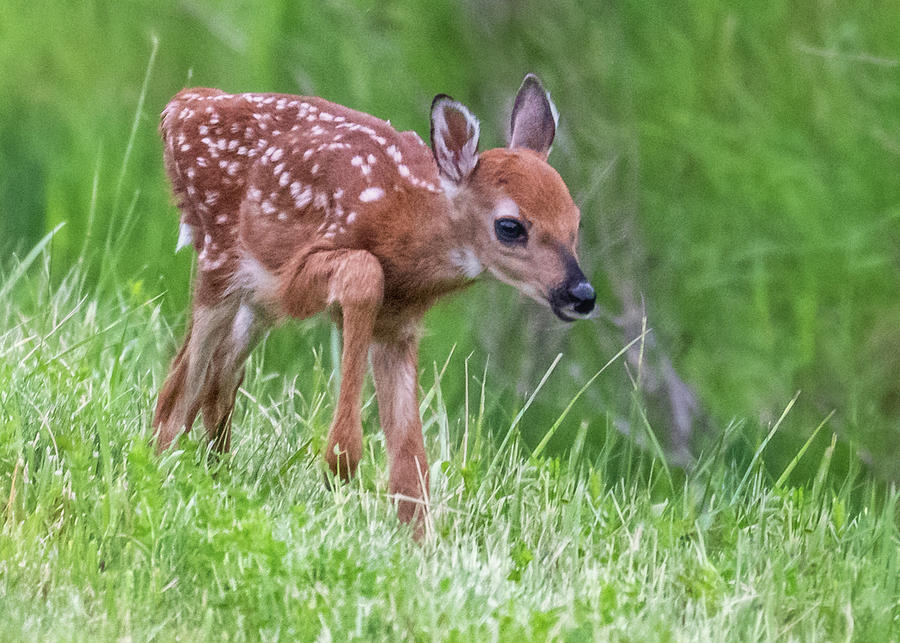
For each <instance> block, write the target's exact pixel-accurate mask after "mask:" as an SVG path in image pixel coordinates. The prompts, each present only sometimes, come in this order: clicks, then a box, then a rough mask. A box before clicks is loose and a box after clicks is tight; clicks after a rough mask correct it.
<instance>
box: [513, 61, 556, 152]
mask: <svg viewBox="0 0 900 643" xmlns="http://www.w3.org/2000/svg"><path fill="white" fill-rule="evenodd" d="M558 121H559V112H558V111H557V110H556V106H555V105H554V104H553V101H552V100H550V94H549V93H548V92H547V90H545V89H544V86H543V85H542V84H541V81H540V79H538V77H537V76H535V75H534V74H528V75H526V76H525V79H524V80H523V81H522V86H521V87H519V91H518V93H517V94H516V100H515V103H513V110H512V117H511V118H510V128H509V143H508V145H509V147H511V148H513V147H524V148H527V149H529V150H532V151H534V152H537V153H538V154H540V155H541V156H542V157H543V158H544V159H546V158H547V157H548V156H549V155H550V147H551V146H552V145H553V139H554V137H555V136H556V125H557V122H558Z"/></svg>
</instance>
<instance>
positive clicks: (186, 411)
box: [153, 299, 238, 452]
mask: <svg viewBox="0 0 900 643" xmlns="http://www.w3.org/2000/svg"><path fill="white" fill-rule="evenodd" d="M237 310H238V307H237V301H236V300H227V299H226V300H223V301H220V302H219V303H217V304H215V305H212V306H206V305H195V306H194V309H193V311H192V314H191V321H190V323H189V324H188V331H187V334H186V337H185V340H184V343H183V344H182V346H181V349H180V350H179V351H178V354H177V355H176V356H175V359H174V361H173V362H172V367H171V369H170V370H169V375H168V376H167V377H166V381H165V383H164V384H163V387H162V389H161V390H160V393H159V399H158V401H157V403H156V414H155V416H154V418H153V426H154V429H155V430H154V435H155V437H156V450H157V452H162V451H165V450H166V449H167V448H169V445H171V444H172V441H173V440H175V438H176V437H178V435H179V434H180V433H181V432H182V431H183V430H184V431H189V430H190V428H191V426H192V425H193V424H194V420H195V419H196V417H197V413H198V412H199V410H200V406H201V403H202V397H203V391H204V386H205V383H206V381H207V376H208V371H209V369H210V364H211V363H212V361H213V357H214V353H215V352H216V348H217V345H218V344H219V342H221V341H222V339H223V337H225V336H227V333H228V332H229V331H230V328H231V326H232V324H233V321H234V317H235V315H236V313H237Z"/></svg>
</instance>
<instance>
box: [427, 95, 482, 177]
mask: <svg viewBox="0 0 900 643" xmlns="http://www.w3.org/2000/svg"><path fill="white" fill-rule="evenodd" d="M479 130H480V128H479V124H478V119H477V118H475V116H473V115H472V112H470V111H469V109H468V108H467V107H466V106H465V105H463V104H462V103H460V102H457V101H455V100H453V99H452V98H451V97H450V96H447V95H446V94H438V95H437V96H435V97H434V100H433V101H432V103H431V149H432V152H433V153H434V159H435V161H436V162H437V164H438V168H439V169H440V171H441V173H442V174H443V175H444V176H446V177H447V178H448V179H450V180H452V181H454V182H456V183H459V182H461V181H463V180H464V179H465V178H466V177H468V176H469V175H470V174H471V173H472V170H473V169H475V164H476V163H477V162H478V135H479Z"/></svg>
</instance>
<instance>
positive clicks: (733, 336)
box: [0, 0, 900, 478]
mask: <svg viewBox="0 0 900 643" xmlns="http://www.w3.org/2000/svg"><path fill="white" fill-rule="evenodd" d="M897 15H900V4H898V2H897V1H896V0H887V1H883V2H862V3H854V4H853V5H852V6H848V5H847V4H846V3H821V2H811V1H810V2H794V3H784V2H778V1H775V0H771V1H766V2H756V3H749V4H748V3H736V2H722V1H713V0H696V1H693V2H688V3H683V4H681V5H679V6H678V7H674V6H672V5H670V4H669V3H653V2H651V3H645V2H625V3H607V2H599V3H579V2H574V1H565V0H564V1H562V2H557V3H552V4H547V3H543V2H537V1H526V2H464V1H463V2H451V1H450V0H429V1H428V2H421V3H418V2H374V1H364V0H359V1H355V2H353V1H348V0H330V1H327V2H300V1H295V0H291V1H288V0H283V1H279V0H270V1H267V2H236V1H234V2H231V1H229V2H226V1H215V0H209V1H205V2H203V1H200V0H180V1H177V2H176V1H169V2H156V1H149V0H147V1H140V0H129V1H127V2H120V1H112V0H108V1H104V0H88V1H85V2H78V3H70V4H66V5H60V4H58V3H49V2H46V1H38V2H32V1H28V2H26V1H25V0H6V1H5V2H4V3H3V5H2V7H0V69H3V74H0V95H2V96H3V100H2V101H0V123H2V125H0V204H2V206H0V208H2V209H0V247H2V248H4V249H5V250H4V254H6V255H7V256H8V253H9V252H11V251H23V250H27V249H28V248H30V247H31V246H32V245H33V244H34V243H35V242H36V241H37V240H38V239H39V238H41V236H42V235H43V234H44V233H46V232H47V231H48V230H50V229H52V228H53V227H54V226H56V225H57V224H58V223H60V222H65V223H66V225H65V227H64V228H63V229H62V230H61V231H60V232H59V233H58V234H57V235H56V237H55V238H54V240H53V245H52V266H51V271H52V274H53V275H55V276H56V278H57V279H60V278H62V276H63V275H65V274H66V272H67V271H68V270H69V268H70V267H71V266H72V265H74V264H75V263H77V262H81V263H82V264H83V265H84V266H85V269H86V270H87V271H88V274H89V278H90V280H91V281H92V282H93V283H96V284H99V287H100V292H104V290H103V289H104V288H106V289H107V290H106V291H110V290H109V289H110V288H112V287H113V286H114V285H121V284H123V283H124V284H127V285H128V288H129V289H130V291H131V292H132V293H133V295H134V297H135V298H136V299H140V298H150V297H152V296H154V295H157V294H161V295H162V299H161V301H162V305H163V312H164V314H165V315H166V317H167V318H168V319H171V320H172V323H173V324H175V325H176V326H177V325H178V324H180V323H181V320H183V317H182V314H183V310H184V306H185V304H186V301H187V294H188V283H189V275H190V270H191V262H192V257H190V256H188V255H189V253H183V254H182V255H179V256H175V255H173V253H172V249H173V246H174V240H175V236H176V225H175V221H176V213H175V211H174V208H173V207H172V205H171V202H170V198H169V194H168V190H167V187H166V185H165V182H164V178H163V173H162V163H161V160H160V157H161V151H160V144H159V141H158V138H157V134H156V123H157V115H158V113H159V112H160V110H161V109H162V107H163V105H164V104H165V102H166V101H167V99H168V98H169V97H170V96H171V95H172V94H174V93H175V92H176V91H177V90H178V89H180V88H181V87H182V86H185V85H206V86H216V87H221V88H224V89H227V90H232V91H241V90H256V91H258V90H272V91H284V92H293V93H305V94H318V95H322V96H325V97H328V98H329V99H332V100H335V101H337V102H341V103H344V104H347V105H350V106H353V107H355V108H359V109H362V110H365V111H369V112H371V113H374V114H376V115H379V116H382V117H384V118H390V119H391V120H392V122H393V123H394V124H395V125H396V126H398V127H399V128H403V129H415V130H417V131H418V132H419V133H420V134H423V135H425V134H427V129H428V120H427V119H428V106H429V104H430V98H431V96H433V95H434V94H435V93H438V92H447V93H450V94H452V95H454V96H455V97H457V98H459V99H461V100H463V101H464V102H466V103H467V104H468V105H469V106H470V107H471V108H472V109H473V110H474V111H475V112H476V113H477V114H478V115H480V117H481V118H482V120H483V122H484V126H483V127H482V131H483V132H484V140H483V147H489V146H494V145H500V144H502V143H503V140H504V134H505V131H506V119H507V114H508V108H509V102H510V99H511V97H512V94H513V92H514V91H515V88H516V87H517V84H518V82H519V80H520V78H521V76H522V75H523V73H524V72H526V71H535V72H537V73H539V74H540V75H541V76H542V77H543V79H544V81H545V84H546V85H547V86H548V88H550V90H551V92H552V94H553V97H554V99H555V101H556V103H557V105H558V106H559V109H560V111H561V113H562V116H563V121H562V128H561V132H560V135H559V139H558V142H557V145H556V147H555V149H554V153H553V155H552V156H551V162H553V163H554V165H556V167H557V168H559V169H560V171H561V173H562V174H563V176H564V178H565V179H566V180H567V182H568V183H569V185H570V187H571V189H572V192H573V194H574V195H575V196H576V200H577V201H579V203H580V204H581V205H582V208H583V218H584V223H583V240H582V255H583V260H584V263H585V264H586V266H587V268H588V269H589V273H590V274H591V275H592V278H593V280H594V281H595V282H596V283H597V284H598V287H599V288H600V290H601V292H602V293H603V297H604V303H605V307H606V309H607V310H608V311H609V312H610V314H612V315H615V314H617V313H618V312H619V311H618V308H619V306H620V305H621V303H620V299H619V294H620V293H621V289H622V288H626V289H631V290H632V291H637V292H639V293H641V294H642V295H643V296H644V297H645V300H646V302H648V315H649V321H648V323H649V325H650V326H651V327H652V328H653V329H654V332H655V333H656V336H657V337H658V338H659V340H660V342H661V343H662V344H663V345H664V346H665V347H666V349H667V350H668V351H669V354H670V355H671V356H672V359H673V361H674V363H675V365H676V368H678V370H679V372H680V373H681V375H682V377H683V378H684V379H685V380H686V381H687V382H689V383H691V384H692V385H693V386H694V387H695V388H696V390H697V391H698V393H699V397H700V400H701V401H702V403H703V405H704V406H705V407H706V408H707V409H708V410H709V411H710V413H711V416H712V423H711V426H712V428H713V431H712V432H711V435H710V434H707V435H705V436H704V435H700V436H697V438H696V440H695V442H696V447H697V448H698V449H699V448H701V447H702V446H703V445H704V444H707V441H708V439H709V438H710V437H712V438H715V437H716V435H718V432H717V430H716V429H721V428H722V427H724V426H726V425H727V424H728V423H729V422H731V421H732V420H734V419H737V420H739V421H741V422H743V424H742V427H743V429H742V432H739V435H744V436H746V437H745V438H742V439H738V440H737V441H736V442H735V443H734V444H733V445H732V447H733V448H734V450H735V454H736V457H741V453H750V452H751V451H752V448H751V447H752V444H753V442H754V441H755V440H756V439H757V438H756V437H755V436H758V435H759V431H760V430H762V429H763V428H765V427H766V426H767V425H768V423H770V422H771V421H772V420H774V419H775V418H777V417H778V414H779V413H780V411H781V410H782V409H783V408H784V406H785V404H786V403H787V401H788V400H789V399H790V398H791V397H792V396H793V394H794V393H795V391H797V390H800V391H801V395H800V398H799V401H798V403H797V405H796V407H795V409H794V411H793V412H792V415H791V417H790V418H789V419H788V420H787V422H786V425H785V427H784V429H783V430H782V431H781V432H780V433H779V434H778V435H777V436H776V437H775V441H776V443H777V444H778V443H780V442H779V441H783V444H784V445H785V446H794V447H796V445H798V444H800V443H802V441H803V440H805V439H806V437H807V436H808V435H809V433H810V432H811V430H812V428H813V427H815V426H816V425H817V424H818V423H819V422H820V421H821V420H822V419H823V418H824V417H825V416H826V415H827V414H828V413H829V412H831V411H832V410H834V411H836V413H835V415H834V416H833V418H832V420H830V423H829V428H830V429H831V430H833V431H834V432H836V433H837V434H838V436H839V444H840V445H844V446H847V445H859V451H858V453H857V452H853V453H852V454H851V455H850V456H849V457H851V458H856V457H860V458H861V459H862V460H863V462H864V463H865V464H866V466H867V467H868V469H869V470H870V471H872V472H874V473H876V474H877V475H878V476H879V477H881V478H896V477H897V476H898V475H900V469H898V465H897V462H900V458H898V456H900V297H898V295H900V271H898V267H900V226H898V218H900V181H898V175H897V167H898V156H900V31H898V30H897V29H896V25H895V24H894V21H892V20H889V19H885V17H886V16H897ZM154 39H156V40H158V50H157V54H156V57H155V59H154V60H153V61H152V66H151V65H149V63H150V59H151V52H152V50H153V49H154V44H153V43H154ZM145 73H146V74H147V85H146V96H145V98H144V99H143V102H142V103H141V102H140V101H141V88H142V81H143V80H144V78H145ZM139 103H140V107H141V109H140V111H139V118H138V120H137V121H133V119H134V114H135V110H136V108H137V107H138V106H139ZM425 224H426V225H427V222H425ZM623 283H624V284H625V285H624V286H623V285H622V284H623ZM518 299H519V298H518V297H511V296H510V292H509V291H508V289H507V288H506V287H503V286H500V285H494V284H484V285H480V286H477V287H475V288H473V289H472V290H471V291H469V292H468V293H466V294H464V295H462V296H460V297H457V298H455V299H453V300H451V301H449V302H446V303H444V304H442V305H441V306H439V307H438V308H437V309H436V310H434V311H433V312H432V313H431V314H430V316H429V320H428V328H429V335H428V336H427V337H426V340H425V344H424V350H423V359H422V364H423V370H424V371H425V372H426V373H428V372H429V371H430V370H431V369H430V364H431V363H432V362H433V361H441V362H443V360H444V359H445V358H446V355H447V353H448V352H449V350H450V347H451V346H452V345H453V344H456V345H457V348H456V352H455V357H454V358H453V359H452V360H451V363H450V365H449V367H448V369H449V370H448V373H449V375H448V376H445V380H444V392H445V395H446V398H447V404H448V408H450V409H451V410H453V409H458V408H459V407H460V405H461V404H462V388H463V382H464V379H463V378H462V376H461V373H462V370H463V368H464V358H465V356H467V355H470V354H472V353H473V351H474V354H472V357H471V361H472V366H473V368H474V369H475V370H481V369H482V368H483V367H484V365H485V363H486V362H488V361H489V362H490V367H489V368H490V369H492V370H490V371H489V372H491V373H493V374H494V377H493V378H492V381H493V383H494V385H495V390H494V391H493V393H492V395H493V396H494V404H493V405H492V406H491V408H492V409H495V410H496V412H497V413H500V414H502V413H504V412H506V413H508V411H504V409H508V408H509V404H508V402H509V400H510V399H513V398H517V397H518V396H520V395H521V394H523V393H525V392H528V391H531V390H533V389H534V387H535V385H536V382H537V380H538V379H539V378H540V376H541V375H542V374H543V373H544V372H545V370H546V368H547V367H548V365H549V364H550V363H551V362H552V360H553V358H554V356H555V354H556V353H557V352H558V351H562V352H564V360H563V361H562V362H561V367H560V368H559V369H558V370H557V371H556V372H554V374H553V375H552V377H551V378H550V380H549V381H548V383H547V388H546V389H545V390H544V394H543V395H542V396H540V398H539V399H538V400H536V402H535V407H534V409H533V413H534V415H533V416H531V417H532V421H531V422H529V423H523V426H522V431H523V435H524V439H525V442H526V443H528V444H531V445H534V444H536V443H537V441H538V440H539V439H540V437H541V436H542V435H543V432H544V430H545V428H544V427H545V426H546V420H547V419H548V418H549V419H552V418H554V417H556V416H557V415H558V413H559V411H560V410H561V408H562V407H563V406H565V404H566V403H567V402H568V401H569V400H570V399H571V392H572V391H573V390H577V388H579V387H580V386H581V385H582V384H583V383H584V382H585V381H586V380H587V379H588V377H589V376H590V375H591V374H592V373H594V372H595V371H596V370H597V369H598V368H599V367H600V366H602V365H603V364H604V363H605V362H606V360H608V359H609V358H610V357H611V356H612V355H613V354H614V353H615V352H616V350H618V348H620V347H621V345H622V343H623V342H622V338H621V336H620V335H619V334H618V333H617V331H616V330H615V329H614V328H612V327H611V326H610V325H609V324H606V323H604V322H597V323H594V324H589V323H583V324H578V325H575V326H566V327H563V326H561V325H559V324H556V323H555V322H554V321H553V320H552V319H550V317H549V314H548V313H546V312H544V311H542V310H538V309H536V308H535V307H532V306H531V305H530V304H527V303H522V302H519V301H518ZM485 310H488V311H490V314H489V315H485V314H484V312H483V311H485ZM174 334H175V335H177V334H178V331H175V333H174ZM332 339H333V338H332V337H330V335H329V331H328V330H327V326H326V325H325V324H324V323H321V322H312V323H306V324H304V325H302V326H300V328H299V329H298V327H297V326H296V325H293V326H290V327H289V328H288V329H284V330H282V331H279V332H276V333H275V334H274V335H273V336H272V337H271V338H270V340H269V342H268V344H267V349H266V350H267V351H268V353H267V355H268V361H267V363H268V364H270V365H271V366H272V368H273V370H276V371H281V372H287V371H291V370H295V371H298V372H304V371H305V370H308V366H309V365H310V364H311V363H312V361H313V358H312V356H311V352H310V346H313V347H323V350H324V353H325V355H326V360H327V359H328V357H329V356H330V355H331V354H332V353H333V351H332V350H331V349H333V346H331V342H332ZM173 343H174V340H173ZM169 349H170V350H171V349H172V347H169ZM163 352H166V351H165V350H163ZM488 355H489V356H490V357H489V358H488ZM146 368H147V369H148V372H151V373H152V374H153V376H154V378H155V381H159V378H161V376H162V374H163V369H164V365H163V364H157V363H153V364H150V363H148V364H146ZM248 386H250V387H255V386H259V387H263V386H264V384H263V383H253V382H248ZM630 389H631V386H630V384H629V382H628V375H627V374H626V372H625V371H624V370H622V369H621V367H620V366H617V367H616V368H615V369H614V374H613V375H612V376H611V377H610V376H607V377H606V378H604V380H603V381H602V382H600V383H598V384H597V385H596V386H593V387H592V388H591V389H590V390H589V392H588V393H587V394H586V395H585V396H584V397H583V398H582V399H581V400H580V401H579V402H578V403H577V404H576V406H575V408H574V409H573V412H572V413H571V414H570V416H569V417H568V418H567V420H566V421H565V423H564V425H563V427H561V429H560V431H559V433H558V434H557V435H556V437H555V438H554V440H553V441H552V443H551V447H552V449H553V450H558V449H560V448H565V447H566V445H568V444H569V443H570V442H571V440H572V439H573V436H574V435H575V432H576V430H577V428H578V427H579V426H580V425H581V424H583V423H587V425H588V427H589V430H588V444H589V445H593V446H594V447H597V448H599V447H600V446H601V444H602V435H603V434H604V432H605V427H609V426H618V427H620V428H621V427H623V426H624V427H627V426H628V423H627V420H628V418H629V413H630V410H629V409H630V407H629V402H628V394H627V393H628V391H629V390H630ZM622 391H625V392H626V395H625V397H624V398H623V396H622ZM451 416H453V413H451ZM623 418H624V420H623ZM654 429H655V430H656V431H657V432H659V433H660V434H661V435H662V436H663V437H664V436H665V433H666V427H665V426H655V427H654ZM826 444H827V440H826V439H825V438H822V439H821V440H820V443H818V442H817V443H816V445H814V449H819V450H821V449H823V448H824V447H825V445H826ZM795 451H796V449H795V448H794V449H793V450H792V449H773V450H772V451H771V453H773V454H774V455H771V456H768V457H771V458H774V459H775V460H778V459H779V457H781V458H782V459H783V461H782V462H781V464H782V465H783V464H784V463H785V462H786V460H787V459H789V458H790V457H791V455H792V454H793V453H794V452H795ZM780 453H783V454H784V455H783V456H779V454H780ZM797 471H798V473H800V472H802V471H803V468H802V467H800V468H799V469H798V470H797Z"/></svg>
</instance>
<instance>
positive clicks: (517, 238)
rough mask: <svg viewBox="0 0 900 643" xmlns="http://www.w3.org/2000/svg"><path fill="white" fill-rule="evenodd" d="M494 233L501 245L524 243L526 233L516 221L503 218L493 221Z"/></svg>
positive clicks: (526, 237) (526, 236)
mask: <svg viewBox="0 0 900 643" xmlns="http://www.w3.org/2000/svg"><path fill="white" fill-rule="evenodd" d="M494 232H495V233H496V234H497V238H498V239H499V240H500V241H502V242H503V243H525V242H526V241H527V240H528V232H527V231H526V230H525V226H524V225H522V222H521V221H519V220H518V219H513V218H511V217H503V218H502V219H497V220H496V221H494Z"/></svg>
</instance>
